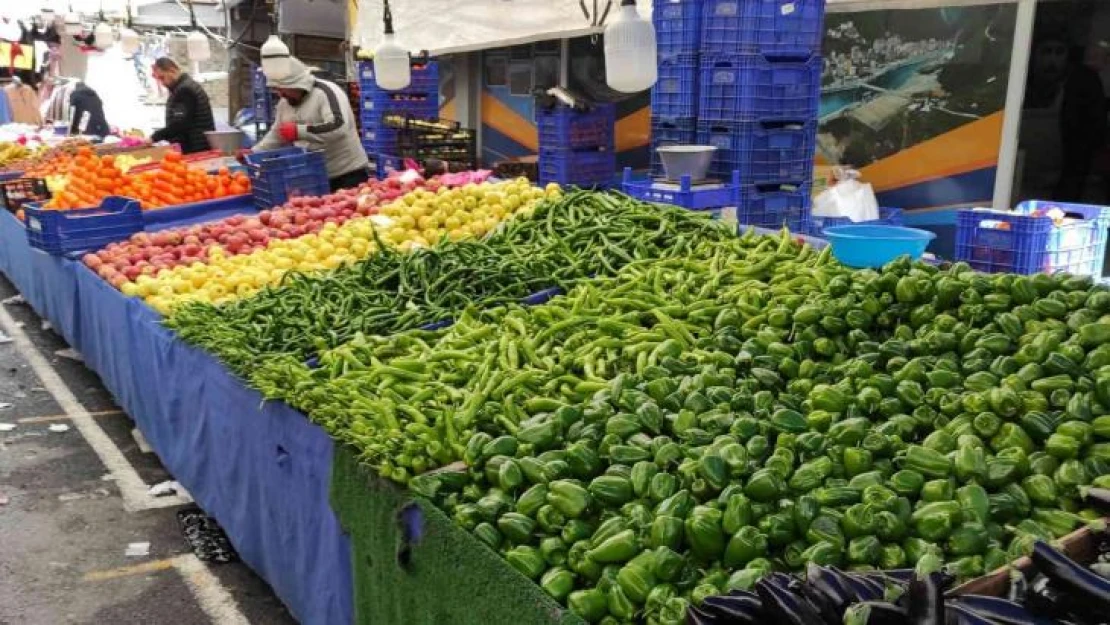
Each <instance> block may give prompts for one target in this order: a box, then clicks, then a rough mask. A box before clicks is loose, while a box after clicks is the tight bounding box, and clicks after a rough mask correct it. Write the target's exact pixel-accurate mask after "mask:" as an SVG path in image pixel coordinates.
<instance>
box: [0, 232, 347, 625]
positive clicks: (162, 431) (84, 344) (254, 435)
mask: <svg viewBox="0 0 1110 625" xmlns="http://www.w3.org/2000/svg"><path fill="white" fill-rule="evenodd" d="M177 225H180V224H177ZM0 271H3V272H4V274H5V275H7V276H8V278H9V279H10V280H11V281H12V282H13V283H14V284H15V285H16V287H18V288H19V290H20V291H21V292H22V293H23V296H24V298H25V299H26V300H27V301H28V303H29V304H31V306H32V307H34V308H35V310H36V311H38V312H39V314H40V315H42V316H43V317H44V318H46V319H48V320H49V321H50V322H51V323H52V324H54V326H55V328H57V329H58V330H59V331H60V332H61V333H62V335H63V336H64V337H65V338H66V340H67V341H69V343H70V344H71V345H72V346H73V347H74V348H76V349H77V350H78V351H80V352H81V354H82V355H83V356H84V358H85V363H86V365H87V366H88V367H89V368H91V369H92V370H93V371H96V372H97V374H99V375H100V377H101V380H102V381H103V382H104V386H105V387H107V388H108V390H110V391H111V392H112V394H113V395H114V396H115V398H116V400H117V401H118V402H119V403H120V405H121V406H122V407H123V408H124V410H126V412H127V413H128V414H130V415H131V416H132V417H133V418H134V419H135V422H136V423H137V424H138V426H139V429H140V430H142V432H143V434H144V435H145V436H146V438H147V440H149V441H150V444H151V446H152V447H153V448H154V450H155V451H156V452H157V453H158V456H159V458H161V460H162V463H163V464H164V465H165V466H166V468H167V469H168V470H169V471H170V472H171V473H172V474H173V475H174V477H175V478H176V479H177V480H178V481H179V482H180V483H181V484H182V485H183V486H185V488H186V489H188V490H189V493H190V494H192V496H193V497H194V498H195V499H196V501H197V503H198V504H199V505H200V506H201V507H202V508H204V510H205V511H206V512H208V513H209V514H211V515H212V516H214V517H215V518H216V519H218V520H219V522H220V524H221V525H222V526H223V527H224V529H225V530H226V531H227V534H228V537H229V538H230V539H231V542H232V543H233V544H234V545H235V548H236V549H237V550H238V551H239V554H240V556H241V557H242V558H243V560H244V561H245V562H246V563H247V564H248V565H249V566H250V567H251V568H252V569H254V571H255V572H257V573H258V574H259V575H260V576H261V577H262V578H264V579H265V580H266V581H267V582H269V584H270V585H271V586H272V587H273V589H274V591H275V592H276V593H277V595H278V596H279V597H280V598H281V599H282V601H283V602H284V603H285V604H286V606H288V608H289V610H290V612H292V613H293V615H294V616H295V617H296V618H297V619H298V620H300V621H301V622H303V623H310V624H312V623H321V624H328V625H330V624H334V623H339V624H342V623H350V622H351V621H352V587H351V562H350V545H349V543H348V541H347V537H346V536H345V535H344V534H343V533H342V531H341V529H340V526H339V522H338V520H337V519H336V517H335V514H334V513H333V512H332V509H331V505H330V502H329V499H328V496H329V485H330V480H331V466H332V454H333V452H334V445H333V442H332V440H331V439H330V438H328V436H327V435H326V434H325V433H324V432H323V430H321V429H320V428H318V427H316V426H315V425H312V424H311V423H310V422H309V421H308V420H307V419H306V418H305V416H304V415H302V414H300V413H299V412H297V411H295V410H293V409H292V408H289V407H288V406H286V405H284V404H280V403H275V402H267V403H265V404H263V403H262V397H261V396H260V395H259V394H258V393H256V392H254V391H252V390H250V389H248V388H246V387H245V386H244V385H243V384H242V383H241V382H239V381H238V380H237V379H235V378H234V377H233V376H232V375H231V373H230V372H228V371H227V369H226V368H224V367H223V366H222V365H221V364H220V363H219V362H218V361H216V360H215V359H214V358H213V357H212V356H210V355H209V354H207V353H205V352H202V351H198V350H195V349H193V348H191V347H189V346H187V345H185V344H184V343H182V342H181V341H180V340H178V339H176V338H175V336H174V335H173V334H172V333H171V332H170V331H168V330H166V329H165V328H163V327H162V325H161V324H160V322H159V317H158V315H157V313H155V312H154V311H153V310H151V309H150V308H148V307H147V306H146V305H144V304H143V303H142V302H140V301H139V300H136V299H132V298H125V297H123V295H122V294H120V293H119V292H118V291H116V290H115V289H114V288H112V287H111V285H109V284H107V283H106V282H104V281H103V280H101V279H100V278H99V277H98V276H97V275H95V274H94V273H93V272H92V271H90V270H88V269H87V268H86V267H85V266H84V265H82V264H81V263H80V262H78V261H74V260H68V259H64V258H58V257H53V256H49V255H47V254H44V253H41V252H38V251H37V250H32V249H31V248H30V247H29V246H28V245H27V239H26V235H25V233H24V232H23V226H22V225H21V224H20V223H19V222H18V221H17V220H16V219H15V218H14V217H13V216H11V215H10V214H7V213H6V212H5V213H4V214H3V215H2V216H0Z"/></svg>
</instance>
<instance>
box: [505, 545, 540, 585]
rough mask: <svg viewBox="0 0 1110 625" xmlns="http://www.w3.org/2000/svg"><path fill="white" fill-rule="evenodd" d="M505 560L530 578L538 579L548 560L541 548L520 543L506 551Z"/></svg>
mask: <svg viewBox="0 0 1110 625" xmlns="http://www.w3.org/2000/svg"><path fill="white" fill-rule="evenodd" d="M505 560H507V561H508V562H509V564H510V565H512V567H513V568H515V569H516V570H518V571H520V572H521V573H522V574H523V575H524V576H525V577H527V578H528V579H532V580H534V579H538V578H539V576H540V575H541V574H543V572H544V571H545V570H547V562H546V561H545V560H544V558H543V556H542V555H541V554H540V551H539V549H536V548H535V547H528V546H526V545H518V546H516V547H513V548H512V549H510V550H508V551H506V552H505Z"/></svg>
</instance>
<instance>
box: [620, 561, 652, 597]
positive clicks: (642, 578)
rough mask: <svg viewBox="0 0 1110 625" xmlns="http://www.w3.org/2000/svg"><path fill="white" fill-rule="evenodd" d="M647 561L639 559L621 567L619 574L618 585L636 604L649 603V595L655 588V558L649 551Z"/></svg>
mask: <svg viewBox="0 0 1110 625" xmlns="http://www.w3.org/2000/svg"><path fill="white" fill-rule="evenodd" d="M645 554H646V555H647V556H648V557H647V558H646V559H645V560H641V561H639V562H637V560H640V558H639V557H637V558H636V560H633V561H632V562H629V563H628V564H626V565H624V566H622V567H621V570H620V572H619V573H617V585H618V586H619V587H620V589H621V590H622V591H624V594H625V595H626V596H627V597H628V598H629V599H630V600H631V601H632V602H633V603H636V604H643V603H644V602H645V601H647V596H648V593H649V592H651V589H652V588H653V587H655V573H654V569H655V557H654V553H653V552H650V551H647V552H645Z"/></svg>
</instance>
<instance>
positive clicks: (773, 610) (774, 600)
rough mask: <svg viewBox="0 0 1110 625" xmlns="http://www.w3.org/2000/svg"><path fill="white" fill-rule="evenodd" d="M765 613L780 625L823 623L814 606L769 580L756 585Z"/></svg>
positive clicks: (813, 624) (815, 624) (819, 624)
mask: <svg viewBox="0 0 1110 625" xmlns="http://www.w3.org/2000/svg"><path fill="white" fill-rule="evenodd" d="M755 591H756V592H757V593H758V594H759V601H760V603H761V604H762V605H763V613H764V614H765V615H767V616H768V617H770V619H771V621H772V622H774V623H778V624H779V625H823V621H822V620H821V617H820V616H818V615H817V612H816V611H815V610H814V609H813V606H811V605H810V604H809V602H808V601H806V600H805V598H804V597H801V596H800V595H795V594H793V593H791V592H788V591H787V590H786V589H784V588H781V587H779V586H777V585H775V584H774V583H771V582H770V581H768V580H760V581H759V582H757V583H756V585H755Z"/></svg>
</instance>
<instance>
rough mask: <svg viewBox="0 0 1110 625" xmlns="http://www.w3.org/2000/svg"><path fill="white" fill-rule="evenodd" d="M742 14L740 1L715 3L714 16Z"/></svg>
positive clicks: (730, 0) (728, 0) (729, 0)
mask: <svg viewBox="0 0 1110 625" xmlns="http://www.w3.org/2000/svg"><path fill="white" fill-rule="evenodd" d="M737 15H740V3H739V2H736V1H735V0H726V1H725V2H717V3H716V4H714V5H713V17H736V16H737Z"/></svg>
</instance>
